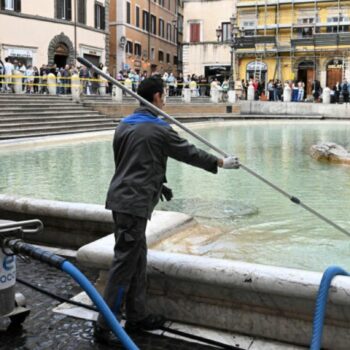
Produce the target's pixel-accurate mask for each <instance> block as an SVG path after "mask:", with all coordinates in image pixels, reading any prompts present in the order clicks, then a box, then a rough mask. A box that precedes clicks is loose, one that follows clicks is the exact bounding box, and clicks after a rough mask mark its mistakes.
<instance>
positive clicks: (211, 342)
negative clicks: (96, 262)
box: [17, 277, 244, 350]
mask: <svg viewBox="0 0 350 350" xmlns="http://www.w3.org/2000/svg"><path fill="white" fill-rule="evenodd" d="M17 282H19V283H21V284H23V285H25V286H27V287H29V288H32V289H34V290H36V291H37V292H39V293H42V294H45V295H47V296H49V297H51V298H53V299H56V300H58V301H60V302H62V303H68V304H72V305H76V306H79V307H83V308H85V309H88V310H92V311H98V310H97V309H96V308H95V307H94V306H91V305H87V304H83V303H79V302H78V301H74V300H70V299H67V298H64V297H62V296H60V295H57V294H55V293H52V292H49V291H47V290H46V289H43V288H41V287H38V286H36V285H34V284H32V283H30V282H28V281H25V280H23V279H22V278H19V277H17ZM123 318H124V317H123ZM169 321H171V320H169ZM160 329H161V330H162V331H164V332H168V333H172V334H176V335H179V336H181V337H184V338H188V339H192V340H197V341H200V342H202V343H206V344H209V345H214V346H217V347H220V348H221V349H230V350H244V349H241V348H239V347H235V346H231V345H227V344H224V343H221V342H217V341H215V340H211V339H207V338H203V337H199V336H197V335H193V334H189V333H185V332H182V331H179V330H176V329H171V328H169V327H164V326H163V327H161V328H160Z"/></svg>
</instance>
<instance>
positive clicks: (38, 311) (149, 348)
mask: <svg viewBox="0 0 350 350" xmlns="http://www.w3.org/2000/svg"><path fill="white" fill-rule="evenodd" d="M83 272H84V273H86V275H87V276H88V278H89V279H90V280H94V279H95V278H96V276H97V272H96V271H83ZM17 275H18V277H19V278H22V279H23V280H26V281H28V282H30V283H32V284H35V285H37V286H39V287H41V288H43V289H45V290H48V291H50V292H53V293H56V294H58V295H60V296H62V297H65V298H71V297H73V296H74V295H75V294H77V293H78V292H80V287H79V286H77V285H76V283H75V282H74V281H73V280H72V279H71V278H70V277H69V276H67V275H65V274H64V273H63V272H61V271H59V270H56V269H54V268H51V267H49V266H47V265H45V264H42V263H40V262H37V261H31V263H30V264H26V263H24V262H22V261H20V260H19V259H18V262H17ZM17 290H18V291H20V292H21V293H23V294H24V296H25V297H26V299H27V306H29V307H30V308H31V313H30V315H29V316H28V318H27V319H26V321H25V322H24V323H23V326H22V327H21V328H20V329H14V330H7V331H4V330H0V349H1V350H12V349H15V350H56V349H57V350H58V349H62V350H63V349H64V350H93V349H94V350H107V349H115V350H118V349H123V347H122V346H120V345H119V344H117V343H116V344H115V345H114V344H112V345H110V346H109V345H101V344H98V343H95V342H94V339H93V336H92V322H91V321H86V320H80V319H76V318H71V317H67V316H64V315H59V314H56V313H53V312H52V309H53V308H54V307H56V306H57V305H58V304H60V302H59V301H57V300H55V299H52V298H51V297H49V296H46V295H44V294H41V293H39V292H37V291H34V290H32V289H30V288H28V287H26V286H24V285H22V284H20V283H17ZM132 338H133V340H134V341H135V343H136V344H137V345H138V346H139V347H140V349H142V350H158V349H159V350H160V349H162V350H163V349H167V350H190V349H191V350H210V349H213V347H210V346H206V345H201V344H195V343H193V342H188V341H184V340H180V339H174V338H168V337H165V336H162V335H155V334H149V333H145V334H140V335H133V336H132Z"/></svg>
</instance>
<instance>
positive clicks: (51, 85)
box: [47, 73, 57, 95]
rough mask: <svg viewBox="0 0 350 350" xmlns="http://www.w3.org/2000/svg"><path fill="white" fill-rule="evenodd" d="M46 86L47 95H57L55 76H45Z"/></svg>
mask: <svg viewBox="0 0 350 350" xmlns="http://www.w3.org/2000/svg"><path fill="white" fill-rule="evenodd" d="M47 85H48V90H49V95H56V94H57V86H56V85H57V81H56V76H55V74H53V73H49V74H48V76H47Z"/></svg>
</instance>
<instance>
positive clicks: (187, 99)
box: [182, 88, 191, 103]
mask: <svg viewBox="0 0 350 350" xmlns="http://www.w3.org/2000/svg"><path fill="white" fill-rule="evenodd" d="M182 100H183V101H184V102H185V103H191V89H189V88H184V89H183V97H182Z"/></svg>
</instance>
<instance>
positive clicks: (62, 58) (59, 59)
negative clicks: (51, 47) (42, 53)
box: [54, 55, 68, 68]
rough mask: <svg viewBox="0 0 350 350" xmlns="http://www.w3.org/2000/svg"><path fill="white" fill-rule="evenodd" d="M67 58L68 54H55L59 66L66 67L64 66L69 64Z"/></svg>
mask: <svg viewBox="0 0 350 350" xmlns="http://www.w3.org/2000/svg"><path fill="white" fill-rule="evenodd" d="M67 58H68V56H64V55H55V57H54V62H55V64H56V65H57V67H58V68H64V66H65V65H66V64H67Z"/></svg>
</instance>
